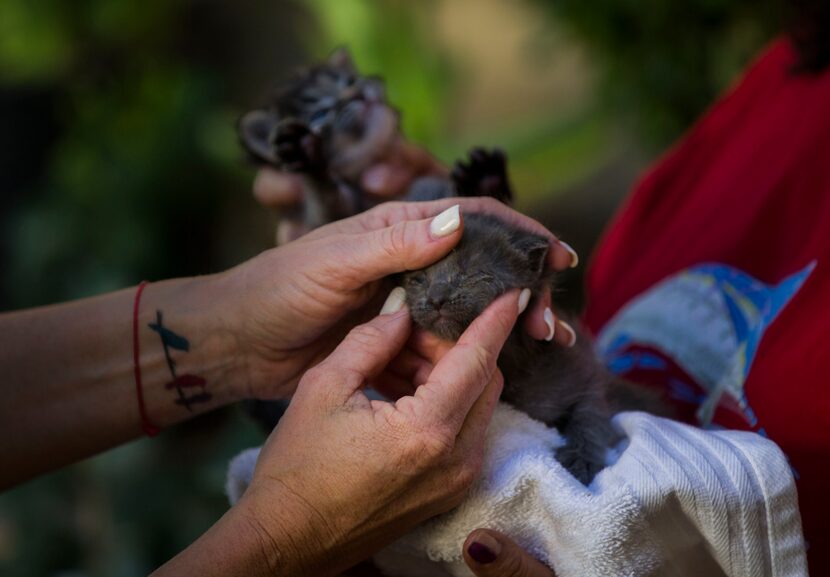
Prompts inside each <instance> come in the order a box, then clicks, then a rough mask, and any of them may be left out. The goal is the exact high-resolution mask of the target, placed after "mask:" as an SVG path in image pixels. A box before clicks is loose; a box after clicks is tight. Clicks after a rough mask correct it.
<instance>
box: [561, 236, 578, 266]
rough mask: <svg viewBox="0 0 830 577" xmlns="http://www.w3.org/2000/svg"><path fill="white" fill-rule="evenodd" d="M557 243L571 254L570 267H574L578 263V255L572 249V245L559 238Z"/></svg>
mask: <svg viewBox="0 0 830 577" xmlns="http://www.w3.org/2000/svg"><path fill="white" fill-rule="evenodd" d="M559 244H560V245H562V248H564V249H565V250H566V251H568V252H569V253H570V255H571V265H570V266H571V268H576V267H577V265H578V264H579V255H578V254H576V251H575V250H574V249H573V247H572V246H571V245H569V244H568V243H567V242H565V241H564V240H560V241H559Z"/></svg>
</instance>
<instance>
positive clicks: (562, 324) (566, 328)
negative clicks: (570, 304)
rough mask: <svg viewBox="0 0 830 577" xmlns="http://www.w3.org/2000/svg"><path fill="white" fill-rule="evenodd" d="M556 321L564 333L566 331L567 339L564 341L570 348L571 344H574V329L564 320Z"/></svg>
mask: <svg viewBox="0 0 830 577" xmlns="http://www.w3.org/2000/svg"><path fill="white" fill-rule="evenodd" d="M558 322H559V326H560V327H561V328H562V330H564V331H565V332H566V333H568V341H567V342H566V343H565V346H566V347H568V348H571V347H572V346H574V345H575V344H576V331H575V330H574V328H573V327H572V326H571V325H569V324H568V323H566V322H565V321H558Z"/></svg>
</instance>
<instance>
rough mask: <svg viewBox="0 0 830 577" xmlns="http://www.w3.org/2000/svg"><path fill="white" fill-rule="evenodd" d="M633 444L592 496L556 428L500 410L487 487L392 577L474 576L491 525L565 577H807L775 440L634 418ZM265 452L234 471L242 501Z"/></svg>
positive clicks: (629, 430)
mask: <svg viewBox="0 0 830 577" xmlns="http://www.w3.org/2000/svg"><path fill="white" fill-rule="evenodd" d="M614 424H615V426H616V427H617V428H618V429H619V430H620V431H621V432H622V433H624V434H625V436H626V440H625V441H624V442H623V444H621V446H620V447H618V449H617V451H616V454H615V455H614V457H612V459H611V460H612V461H613V462H611V463H610V464H609V466H607V467H606V468H605V469H603V470H602V471H600V472H599V474H598V475H597V476H596V478H595V479H594V481H593V482H592V483H591V485H590V487H585V486H584V485H582V484H581V483H579V482H578V481H577V480H576V479H574V478H573V477H572V476H571V475H570V474H569V473H568V472H567V471H565V470H564V469H563V468H562V466H561V465H560V464H559V463H558V462H557V461H556V460H555V459H554V457H553V452H554V449H555V448H556V447H558V446H559V445H560V444H561V443H562V439H561V437H560V436H559V434H558V433H557V432H556V430H554V429H549V428H548V427H546V426H545V425H543V424H542V423H540V422H538V421H534V420H532V419H530V418H529V417H527V416H526V415H524V414H523V413H519V412H518V411H515V410H513V409H512V408H510V407H508V406H506V405H500V406H499V407H498V408H497V410H496V412H495V414H494V416H493V421H492V423H491V426H490V428H489V430H488V433H487V454H486V457H485V462H484V466H483V470H482V475H481V478H480V479H479V480H478V481H477V482H476V484H475V485H474V486H473V488H472V490H471V491H470V494H469V496H468V497H467V499H466V500H465V501H464V502H463V503H462V504H461V505H460V506H459V507H457V508H456V509H454V510H453V511H450V512H449V513H446V514H444V515H441V516H439V517H437V518H435V519H432V520H430V521H428V522H426V523H425V524H423V525H421V526H420V527H418V528H417V529H415V530H414V531H413V532H411V533H409V534H408V535H406V536H404V537H403V538H402V539H400V540H398V541H396V542H395V543H393V544H392V545H390V546H389V547H388V548H386V549H384V550H383V551H381V552H380V553H379V554H378V555H377V556H376V557H375V562H376V563H377V564H378V565H379V566H380V567H381V568H382V569H383V570H384V572H386V573H387V574H388V575H390V576H400V577H421V576H427V575H428V576H430V577H435V576H436V575H440V574H442V573H443V574H445V575H455V576H461V575H464V576H470V575H472V573H470V572H469V570H467V569H466V567H465V565H464V562H463V560H462V557H461V546H462V544H463V542H464V540H465V539H466V537H467V535H468V534H469V533H470V531H472V530H473V529H476V528H478V527H488V528H491V529H496V530H499V531H502V532H504V533H506V534H507V535H510V536H511V537H512V538H513V539H514V540H516V542H518V543H519V544H520V545H521V546H522V547H524V548H525V549H526V550H528V551H529V552H530V553H531V554H532V555H534V556H535V557H536V558H538V559H540V560H542V561H543V562H545V563H547V564H548V565H550V566H552V567H554V568H555V569H556V572H557V575H558V576H559V577H591V576H596V577H609V576H617V575H620V576H622V575H626V576H635V575H636V576H639V575H648V576H653V575H660V576H671V577H681V576H687V575H688V576H695V577H697V576H703V575H705V576H707V577H708V576H718V575H726V576H728V577H763V576H775V577H785V576H786V577H796V576H797V577H801V576H804V575H807V564H806V558H805V552H804V541H803V538H802V533H801V518H800V515H799V512H798V501H797V498H796V491H795V485H794V483H793V478H792V474H791V472H790V468H789V466H788V465H787V461H786V458H785V457H784V455H783V454H782V453H781V451H780V450H779V449H778V447H777V446H776V445H775V444H774V443H773V442H771V441H769V440H768V439H765V438H763V437H761V436H759V435H756V434H754V433H745V432H738V431H704V430H701V429H697V428H695V427H691V426H688V425H684V424H682V423H678V422H675V421H671V420H667V419H662V418H659V417H654V416H652V415H647V414H644V413H621V414H619V415H617V416H616V417H615V418H614ZM257 455H258V449H249V450H248V451H245V452H243V453H241V454H240V455H239V456H237V457H236V458H235V459H234V460H233V461H231V464H230V467H229V471H228V484H227V490H228V496H229V497H230V500H231V502H232V503H233V502H236V500H237V499H238V498H239V497H240V496H241V494H242V492H244V489H245V487H247V485H248V483H249V482H250V478H251V475H252V473H253V467H254V464H255V462H256V457H257Z"/></svg>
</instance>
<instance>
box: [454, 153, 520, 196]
mask: <svg viewBox="0 0 830 577" xmlns="http://www.w3.org/2000/svg"><path fill="white" fill-rule="evenodd" d="M469 156H470V159H469V161H467V162H466V163H465V162H463V161H460V160H459V161H457V162H456V163H455V165H454V166H453V169H452V173H451V175H450V178H452V181H453V183H454V184H455V189H456V191H457V192H458V196H490V197H492V198H495V199H496V200H499V201H501V202H503V203H505V204H510V203H511V201H512V200H513V191H512V190H511V188H510V181H509V180H508V178H507V157H506V156H505V154H504V152H503V151H502V150H500V149H498V148H494V149H493V150H485V149H484V148H473V149H472V150H471V151H470V154H469Z"/></svg>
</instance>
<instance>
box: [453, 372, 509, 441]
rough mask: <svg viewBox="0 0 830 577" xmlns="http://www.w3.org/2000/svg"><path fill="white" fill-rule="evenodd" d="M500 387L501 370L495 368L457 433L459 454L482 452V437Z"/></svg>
mask: <svg viewBox="0 0 830 577" xmlns="http://www.w3.org/2000/svg"><path fill="white" fill-rule="evenodd" d="M502 389H504V377H503V376H502V374H501V371H499V370H498V369H497V370H496V372H495V373H493V377H492V378H491V379H490V382H489V383H487V386H486V387H485V388H484V392H482V393H481V396H480V397H479V398H478V399H476V402H475V403H473V406H472V408H471V409H470V412H469V413H467V418H466V419H465V420H464V425H463V426H462V427H461V431H460V432H459V433H458V437H457V439H456V444H455V450H456V451H457V452H458V454H459V455H474V454H477V455H481V454H483V450H484V437H485V434H486V433H487V427H488V426H489V425H490V419H492V417H493V411H494V410H496V405H497V404H498V402H499V397H500V396H501V392H502Z"/></svg>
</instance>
